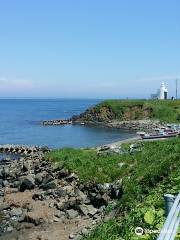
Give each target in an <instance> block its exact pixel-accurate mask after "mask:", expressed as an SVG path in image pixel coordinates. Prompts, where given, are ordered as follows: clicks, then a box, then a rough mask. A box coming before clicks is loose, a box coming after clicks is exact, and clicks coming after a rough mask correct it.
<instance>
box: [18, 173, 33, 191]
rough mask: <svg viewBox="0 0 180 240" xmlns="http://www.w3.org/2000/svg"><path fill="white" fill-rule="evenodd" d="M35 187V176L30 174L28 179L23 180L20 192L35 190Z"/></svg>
mask: <svg viewBox="0 0 180 240" xmlns="http://www.w3.org/2000/svg"><path fill="white" fill-rule="evenodd" d="M34 186H35V179H34V175H32V174H29V175H27V176H26V177H24V178H23V180H22V182H21V185H20V191H22V192H23V191H25V190H26V189H33V188H34Z"/></svg>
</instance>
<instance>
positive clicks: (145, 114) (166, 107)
mask: <svg viewBox="0 0 180 240" xmlns="http://www.w3.org/2000/svg"><path fill="white" fill-rule="evenodd" d="M141 119H153V120H154V119H155V120H160V121H163V122H169V123H170V122H171V123H172V122H178V121H180V100H174V101H172V100H166V101H162V100H106V101H104V102H102V103H100V104H97V105H96V106H94V107H92V108H90V109H88V110H87V111H85V112H84V113H82V114H80V116H77V117H74V120H77V121H84V122H107V121H110V120H119V121H129V120H141Z"/></svg>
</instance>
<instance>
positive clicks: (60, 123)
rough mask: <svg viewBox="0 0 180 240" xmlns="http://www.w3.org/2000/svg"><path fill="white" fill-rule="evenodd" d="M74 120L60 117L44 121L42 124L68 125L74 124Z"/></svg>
mask: <svg viewBox="0 0 180 240" xmlns="http://www.w3.org/2000/svg"><path fill="white" fill-rule="evenodd" d="M72 123H73V122H72V121H71V120H69V119H67V120H62V119H58V120H46V121H42V124H43V125H44V126H52V125H67V124H72Z"/></svg>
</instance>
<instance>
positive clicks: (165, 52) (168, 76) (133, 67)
mask: <svg viewBox="0 0 180 240" xmlns="http://www.w3.org/2000/svg"><path fill="white" fill-rule="evenodd" d="M179 9H180V1H179V0H151V1H146V0H51V1H50V0H38V1H37V0H29V1H24V0H0V97H72V98H126V97H129V98H144V97H145V98H148V97H149V95H150V93H151V92H155V91H156V89H157V88H158V87H159V85H160V83H161V81H163V80H164V81H165V82H166V83H167V85H168V88H169V94H170V95H173V94H174V89H175V83H174V82H175V81H174V79H175V78H180V65H179V58H180V14H179ZM179 85H180V81H179Z"/></svg>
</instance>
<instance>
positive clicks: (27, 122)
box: [0, 99, 134, 148]
mask: <svg viewBox="0 0 180 240" xmlns="http://www.w3.org/2000/svg"><path fill="white" fill-rule="evenodd" d="M98 102H100V100H77V99H76V100H72V99H71V100H67V99H66V100H63V99H53V100H52V99H51V100H49V99H48V100H47V99H46V100H44V99H42V100H40V99H38V100H34V99H33V100H32V99H26V100H22V99H21V100H19V99H16V100H12V99H0V144H27V145H39V146H42V145H46V146H49V147H52V148H57V147H92V146H98V145H101V144H106V143H110V142H113V141H117V140H120V139H126V138H128V137H131V136H133V135H134V133H132V132H129V131H123V130H113V129H104V128H101V127H87V126H79V125H66V126H48V127H47V126H46V127H45V126H42V125H40V121H42V120H48V119H59V118H60V119H67V118H70V117H71V116H72V115H77V114H79V113H81V112H83V111H84V110H86V109H87V108H88V107H90V106H93V105H95V104H96V103H98Z"/></svg>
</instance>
